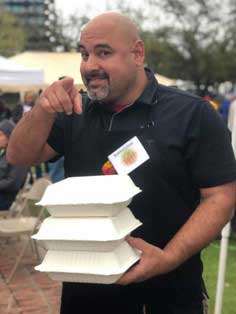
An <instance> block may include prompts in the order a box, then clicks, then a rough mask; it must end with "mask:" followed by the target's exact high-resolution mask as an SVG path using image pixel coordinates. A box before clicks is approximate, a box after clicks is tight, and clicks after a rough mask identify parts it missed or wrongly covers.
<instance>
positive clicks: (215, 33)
mask: <svg viewBox="0 0 236 314" xmlns="http://www.w3.org/2000/svg"><path fill="white" fill-rule="evenodd" d="M149 2H150V4H151V7H152V9H153V11H154V8H155V9H156V10H157V11H158V12H159V14H160V12H163V13H162V14H163V16H164V17H165V22H164V24H166V25H163V24H162V25H160V24H159V25H156V31H154V33H153V36H154V38H156V41H157V40H158V42H159V43H161V45H160V44H159V49H158V48H156V49H157V51H156V53H157V57H156V58H157V68H159V69H160V70H161V71H163V72H164V74H166V75H171V76H174V77H176V78H181V79H183V80H190V81H192V82H194V84H195V86H196V89H197V92H198V93H201V94H204V93H206V92H207V90H208V89H209V86H211V87H214V86H217V85H218V84H219V83H221V82H224V81H225V80H229V79H230V80H235V73H233V72H234V71H235V65H234V64H235V61H234V57H233V55H234V54H235V44H236V41H235V32H236V31H235V26H233V24H234V25H235V20H234V23H233V19H232V14H231V13H232V12H233V11H234V9H235V6H236V5H235V1H232V2H230V1H227V0H223V1H220V0H215V1H214V2H213V1H207V0H165V1H161V2H160V1H158V0H151V1H149ZM233 6H234V8H233ZM152 49H153V47H152ZM169 50H170V51H169ZM149 53H150V50H147V54H149ZM151 55H152V54H151ZM149 61H151V62H153V61H152V60H151V59H148V62H149Z"/></svg>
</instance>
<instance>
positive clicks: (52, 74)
mask: <svg viewBox="0 0 236 314" xmlns="http://www.w3.org/2000/svg"><path fill="white" fill-rule="evenodd" d="M10 60H12V61H14V62H17V63H19V64H22V65H24V66H27V67H30V68H34V69H37V68H39V69H43V70H44V83H45V85H46V86H47V85H50V84H52V83H53V82H54V81H56V80H58V78H59V77H61V76H70V77H73V78H74V82H75V84H76V85H77V86H78V87H80V88H84V85H83V81H82V78H81V75H80V63H81V55H80V53H78V52H45V51H26V52H23V53H21V54H18V55H16V56H13V57H11V58H10ZM155 76H156V78H157V80H158V82H159V83H161V84H164V85H172V86H174V85H176V80H174V79H170V78H168V77H165V76H163V75H160V74H155Z"/></svg>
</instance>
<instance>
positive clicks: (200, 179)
mask: <svg viewBox="0 0 236 314" xmlns="http://www.w3.org/2000/svg"><path fill="white" fill-rule="evenodd" d="M146 71H147V72H146V73H147V75H148V78H149V84H148V85H147V87H146V88H145V90H144V92H143V94H142V95H141V96H140V97H139V99H137V101H136V102H135V103H134V104H133V105H132V106H130V107H128V108H126V109H124V110H123V111H122V112H120V113H113V112H109V111H107V110H105V109H104V108H103V107H102V106H101V104H99V103H91V102H90V101H89V100H88V98H87V97H85V98H84V111H83V114H82V115H77V114H72V115H71V116H66V115H65V114H59V115H58V118H57V120H56V121H55V123H54V125H53V128H52V131H51V134H50V136H49V139H48V144H49V145H50V146H51V147H52V148H53V149H54V150H55V151H57V152H58V153H59V154H60V155H64V156H65V174H66V176H82V175H99V174H102V171H101V169H102V166H103V164H104V163H105V162H106V160H107V156H108V155H109V154H111V153H112V152H113V151H115V150H116V149H118V148H119V147H120V146H121V145H123V144H124V143H125V142H126V141H128V140H129V139H130V138H132V137H133V136H137V137H138V138H139V139H140V141H141V143H142V145H143V146H144V148H145V149H146V151H147V153H148V154H149V156H150V159H149V160H148V161H146V162H145V163H144V164H142V165H141V166H140V167H138V168H137V169H135V170H134V171H132V172H131V173H130V177H131V178H132V179H133V181H134V182H135V184H136V185H137V186H139V187H140V188H141V189H142V193H140V194H138V195H137V196H136V197H134V199H133V201H132V203H131V204H130V206H129V207H130V209H131V210H132V212H133V213H134V215H135V216H136V217H137V218H138V219H140V220H141V221H142V222H143V225H142V226H141V227H140V228H138V229H137V230H135V232H134V233H133V235H134V236H139V237H141V238H143V239H144V240H146V241H148V242H149V243H152V244H154V245H157V246H159V247H161V248H163V247H164V246H165V245H166V244H167V243H168V242H169V241H170V240H171V238H172V237H173V236H174V235H175V234H176V232H178V230H179V229H180V228H181V227H182V225H183V224H184V223H185V222H186V221H187V220H188V218H189V217H190V216H191V214H192V213H193V211H194V210H195V208H196V207H197V206H198V204H199V202H200V192H199V189H200V188H207V187H214V186H218V185H222V184H225V183H228V182H232V181H234V180H235V179H236V163H235V159H234V155H233V151H232V148H231V143H230V136H229V132H228V130H227V129H226V126H225V124H224V122H223V120H222V119H221V117H220V116H219V115H218V113H217V112H215V110H214V109H213V108H212V107H211V106H210V104H208V103H206V102H205V101H203V100H202V99H201V98H199V97H197V96H193V95H190V94H188V93H185V92H182V91H180V90H178V89H176V88H171V87H166V86H163V85H160V84H158V83H157V81H156V79H155V77H154V75H153V74H152V72H150V71H149V70H146ZM200 227H201V226H199V228H200ZM201 275H202V264H201V260H200V256H199V254H197V255H196V256H193V257H192V258H190V259H189V260H188V261H187V262H185V263H184V264H183V265H181V266H180V267H179V268H178V269H177V270H175V271H173V272H171V273H169V274H166V275H163V276H158V277H157V278H153V279H152V280H150V287H153V285H154V287H155V289H162V291H163V289H164V290H165V289H166V293H167V294H171V295H172V297H173V298H175V299H176V300H180V302H184V300H185V299H188V300H191V299H193V298H200V297H201V285H202V279H201ZM181 300H182V301H181Z"/></svg>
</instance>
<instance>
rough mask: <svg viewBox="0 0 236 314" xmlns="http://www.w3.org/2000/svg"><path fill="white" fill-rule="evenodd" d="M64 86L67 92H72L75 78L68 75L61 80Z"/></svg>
mask: <svg viewBox="0 0 236 314" xmlns="http://www.w3.org/2000/svg"><path fill="white" fill-rule="evenodd" d="M61 82H62V86H63V88H64V90H65V91H66V92H70V91H71V90H72V88H73V86H74V79H73V78H72V77H69V76H68V77H66V78H64V79H63V80H61Z"/></svg>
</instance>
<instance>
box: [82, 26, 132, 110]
mask: <svg viewBox="0 0 236 314" xmlns="http://www.w3.org/2000/svg"><path fill="white" fill-rule="evenodd" d="M131 45H132V43H129V45H128V44H127V42H125V41H124V40H122V36H119V35H117V34H115V33H114V32H112V31H109V29H107V28H104V27H102V26H101V27H99V28H98V29H94V28H93V29H91V30H87V31H86V30H85V31H84V32H83V33H82V35H81V40H80V52H81V56H82V62H81V66H80V71H81V75H82V79H83V82H84V84H85V86H86V88H87V91H88V95H89V97H90V98H91V99H92V100H100V101H103V102H105V103H108V102H111V103H112V104H120V105H123V103H122V99H123V98H125V97H126V95H127V94H128V93H129V92H130V90H132V86H133V84H134V82H135V78H136V64H135V60H134V54H133V53H132V51H131Z"/></svg>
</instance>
